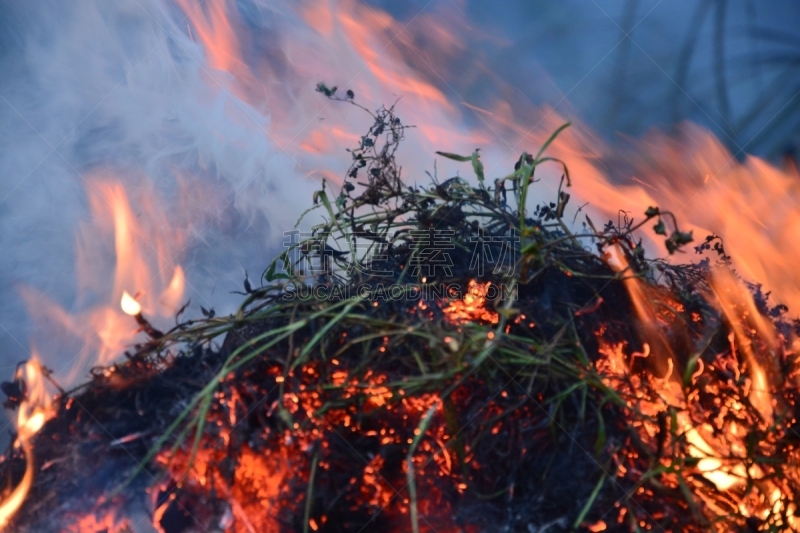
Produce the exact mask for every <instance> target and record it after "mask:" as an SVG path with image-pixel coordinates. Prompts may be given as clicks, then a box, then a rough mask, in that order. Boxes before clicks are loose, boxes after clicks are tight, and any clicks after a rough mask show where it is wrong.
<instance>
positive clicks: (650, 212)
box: [644, 207, 660, 218]
mask: <svg viewBox="0 0 800 533" xmlns="http://www.w3.org/2000/svg"><path fill="white" fill-rule="evenodd" d="M659 213H660V211H659V210H658V208H657V207H648V208H647V211H645V212H644V216H646V217H647V218H653V217H656V216H658V214H659Z"/></svg>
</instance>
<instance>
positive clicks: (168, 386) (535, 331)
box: [2, 85, 800, 533]
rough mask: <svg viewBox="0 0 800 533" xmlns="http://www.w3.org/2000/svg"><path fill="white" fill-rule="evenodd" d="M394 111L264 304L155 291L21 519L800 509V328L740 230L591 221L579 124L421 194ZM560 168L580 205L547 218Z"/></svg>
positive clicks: (84, 394)
mask: <svg viewBox="0 0 800 533" xmlns="http://www.w3.org/2000/svg"><path fill="white" fill-rule="evenodd" d="M319 90H320V91H321V92H323V93H325V94H326V95H327V96H328V97H330V98H333V99H338V98H337V96H336V94H337V92H336V90H335V89H328V88H327V87H325V86H324V85H320V86H319ZM344 100H346V101H348V102H351V103H352V95H350V94H348V96H347V98H344ZM370 114H371V115H372V118H373V120H374V122H373V125H372V127H371V128H370V130H369V132H368V133H367V134H366V135H365V136H364V137H362V140H361V143H360V146H359V147H357V148H355V149H353V150H352V151H351V152H350V153H351V156H352V158H353V166H352V167H351V169H350V172H349V173H348V176H347V180H346V181H345V185H344V187H343V188H342V190H341V193H340V194H339V195H338V196H335V197H331V196H329V192H328V190H327V189H326V188H325V187H324V186H323V189H322V190H321V191H319V192H318V193H317V194H316V195H315V198H314V204H315V206H314V207H313V208H312V209H320V210H322V212H323V215H324V218H325V222H323V223H322V224H319V225H317V226H315V227H314V228H313V232H312V233H311V234H309V235H298V238H296V239H295V240H293V241H292V243H290V246H289V247H288V248H287V249H286V251H285V252H284V253H283V254H282V255H281V256H280V257H278V258H277V259H276V260H275V261H273V262H272V263H271V264H270V265H269V267H268V268H267V269H266V270H265V272H264V276H263V282H264V283H263V284H262V285H261V286H260V287H257V288H253V287H252V286H251V285H250V283H249V282H247V283H246V285H245V289H246V292H247V297H246V299H245V301H244V302H243V303H242V305H241V307H240V309H239V311H238V312H237V313H236V314H234V315H232V316H228V317H215V316H213V313H207V314H208V316H207V317H206V318H205V319H201V320H188V321H183V322H179V323H178V324H177V325H176V326H175V327H174V328H173V329H171V330H170V331H166V332H163V333H162V332H161V331H157V330H154V329H153V328H152V327H151V326H150V325H149V324H148V323H147V321H146V319H145V318H144V317H142V316H141V313H140V309H139V308H138V307H137V306H136V305H134V304H135V303H136V302H135V300H132V298H129V300H132V301H127V302H126V304H125V305H126V308H127V309H126V312H127V311H128V310H130V311H132V312H131V314H133V315H135V317H136V320H137V322H139V323H140V325H141V326H142V328H143V331H145V332H146V333H147V334H148V336H149V340H148V342H146V343H144V344H141V345H138V346H136V349H135V350H134V351H132V352H130V353H128V354H126V355H127V359H126V361H125V362H123V363H120V364H117V365H114V366H111V367H108V368H103V369H97V371H96V372H95V375H94V377H93V379H92V380H91V381H90V382H88V383H87V384H85V385H84V386H83V387H81V388H80V389H79V390H76V391H72V392H69V393H62V394H60V395H58V397H57V398H56V401H55V402H54V406H53V407H52V409H53V416H52V419H51V420H50V421H48V422H47V423H46V424H44V427H43V428H42V430H41V431H40V432H39V433H37V434H36V435H35V436H29V438H27V439H25V440H24V441H23V444H22V445H21V446H17V447H16V448H12V449H11V450H9V452H8V453H7V455H6V460H5V461H4V462H3V464H2V468H3V473H4V475H5V478H6V479H8V480H9V485H8V486H9V487H10V488H9V491H10V490H11V487H14V486H16V485H18V484H19V480H20V479H22V477H23V476H28V474H27V473H26V472H28V471H30V469H26V468H25V463H26V457H27V458H28V460H29V461H31V463H32V464H33V466H34V468H33V470H34V471H35V472H36V477H35V480H34V482H33V486H32V488H31V492H30V493H29V495H28V498H27V500H26V503H25V504H24V505H23V506H22V508H21V509H20V510H19V511H18V512H17V513H16V515H15V517H14V518H13V520H12V523H11V525H10V526H9V530H16V531H34V530H35V531H46V530H75V531H82V532H89V531H91V532H95V531H96V532H99V531H138V530H139V529H137V527H138V526H137V524H141V523H151V524H153V525H154V526H155V527H157V528H159V529H160V530H161V531H163V532H165V533H176V532H182V531H226V532H236V533H239V532H248V533H251V532H261V531H303V532H308V531H321V532H349V531H409V530H411V531H414V532H415V533H416V532H421V531H431V532H445V531H448V532H450V531H452V532H455V531H528V532H530V531H536V532H544V531H548V532H555V531H570V530H581V531H595V532H596V531H650V530H655V531H659V530H665V531H709V530H712V531H726V532H727V531H742V532H744V531H782V530H797V529H800V523H796V522H795V519H794V517H793V515H794V512H795V511H796V504H795V501H796V494H797V491H798V488H800V479H798V477H799V476H798V473H797V472H798V471H797V466H798V464H797V463H798V451H797V445H798V435H797V433H796V424H797V420H796V414H795V412H796V397H797V394H798V381H797V374H798V363H797V360H796V354H795V350H796V348H797V347H798V345H797V342H796V341H795V338H796V335H797V333H798V324H797V323H794V324H792V323H789V322H787V321H786V320H785V318H784V316H785V315H784V312H785V309H783V308H780V307H776V308H774V309H769V308H768V306H767V300H766V298H765V297H764V296H763V295H762V294H761V292H760V289H759V288H758V287H750V289H749V290H748V289H745V288H744V286H743V285H742V283H741V282H740V281H739V280H738V279H737V278H736V277H735V273H732V270H731V265H730V263H729V260H728V258H727V256H726V255H725V253H724V248H723V247H722V246H721V241H719V240H718V239H716V238H709V239H707V240H706V241H705V242H703V243H701V245H700V246H698V247H697V248H696V250H697V251H698V253H704V254H708V253H710V254H711V256H712V257H710V258H706V259H704V260H703V261H701V262H699V263H697V264H693V265H681V266H675V265H670V264H668V263H667V262H664V261H653V260H648V259H647V258H645V256H644V251H643V248H642V245H641V242H637V241H636V240H635V239H634V232H635V231H636V230H638V229H640V228H642V227H643V226H644V225H646V224H647V225H653V229H654V231H655V232H656V233H658V234H661V235H663V236H664V237H665V238H666V242H667V246H668V248H669V249H670V250H671V251H678V250H680V249H683V248H685V246H686V245H687V244H688V243H689V242H690V241H691V235H689V234H686V233H683V232H681V231H679V230H678V228H677V226H676V222H675V220H674V218H673V217H672V216H671V215H670V214H669V213H666V212H662V211H660V210H659V209H657V208H651V209H649V210H648V212H647V213H645V214H644V217H643V218H642V220H641V221H640V222H639V223H634V221H633V220H629V219H628V218H627V217H621V220H620V221H619V222H618V223H617V224H614V223H611V222H609V223H608V224H607V225H605V226H604V227H603V228H602V230H599V229H597V227H596V226H595V225H594V224H593V222H592V221H591V220H590V219H589V218H588V217H586V223H585V226H584V230H583V231H581V232H579V233H574V232H572V231H570V229H569V228H568V226H567V224H566V223H565V221H564V219H563V217H564V213H565V209H566V207H567V204H568V202H569V198H570V196H569V194H568V193H567V192H566V190H567V188H568V187H569V186H570V180H569V175H568V173H567V169H566V168H563V167H564V165H563V164H562V163H561V162H560V161H557V160H553V159H552V158H549V157H547V156H546V155H545V153H546V150H547V146H548V145H549V144H550V143H551V142H552V141H553V139H555V137H556V136H557V135H558V133H559V132H558V131H557V132H556V133H555V134H554V135H553V137H551V139H550V140H549V141H548V142H547V143H545V145H544V146H543V147H541V149H540V150H539V152H538V153H537V154H536V155H532V154H523V155H522V156H521V157H520V159H519V162H518V164H517V168H516V170H515V171H514V172H513V173H512V174H510V175H508V176H506V177H504V178H502V179H498V180H495V181H494V184H493V185H489V184H487V182H486V178H485V176H484V174H483V167H482V164H481V161H480V157H479V155H478V153H477V152H475V153H474V154H472V155H471V156H463V157H462V156H458V155H454V154H441V155H443V156H445V157H449V158H451V159H456V160H460V161H464V162H467V163H470V164H471V166H472V168H473V170H474V172H475V174H476V177H477V180H478V186H477V187H474V186H472V185H471V184H470V183H468V182H467V181H465V180H463V179H462V178H459V177H454V178H450V179H446V180H444V181H440V180H439V179H438V177H437V176H431V183H430V185H428V186H425V187H420V186H415V187H409V186H407V185H405V184H403V183H402V181H401V180H400V168H399V166H398V164H397V161H396V159H395V152H396V150H397V147H398V146H399V144H400V142H401V141H402V139H403V136H404V134H405V132H406V129H407V128H408V126H405V125H404V124H402V122H401V121H400V119H399V118H397V117H396V116H395V114H394V109H393V108H389V109H386V108H382V109H380V110H378V111H377V112H376V113H374V114H373V113H370ZM559 131H560V130H559ZM542 164H553V165H560V166H561V167H562V168H563V170H564V176H563V177H562V180H561V184H560V186H559V191H558V194H557V198H556V201H555V202H553V203H548V204H545V205H540V206H537V207H536V209H535V211H533V212H526V211H525V210H524V209H520V208H519V206H525V205H526V199H527V197H528V195H529V192H530V191H531V190H532V187H535V186H536V182H537V180H536V179H535V170H536V168H537V167H539V166H540V165H542ZM444 237H446V239H445V238H444ZM179 315H180V313H179ZM24 381H25V380H19V381H16V382H14V383H12V384H10V385H9V386H8V387H6V388H8V389H9V390H12V389H14V387H17V388H19V389H21V390H22V391H23V392H22V393H21V394H19V395H17V396H18V397H17V398H16V404H17V405H19V404H20V403H22V404H23V408H26V409H28V408H29V405H27V404H26V402H28V401H30V400H29V399H28V396H27V395H26V394H25V393H24V388H23V386H22V383H23V382H24ZM31 450H32V452H31ZM70 528H71V529H70Z"/></svg>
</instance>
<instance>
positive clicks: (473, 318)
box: [444, 279, 500, 324]
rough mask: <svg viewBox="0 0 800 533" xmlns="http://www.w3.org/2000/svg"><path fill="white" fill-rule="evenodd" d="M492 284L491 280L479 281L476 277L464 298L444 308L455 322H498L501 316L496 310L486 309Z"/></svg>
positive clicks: (446, 313)
mask: <svg viewBox="0 0 800 533" xmlns="http://www.w3.org/2000/svg"><path fill="white" fill-rule="evenodd" d="M490 286H491V282H490V281H487V282H486V283H478V282H477V281H475V280H474V279H473V280H470V281H469V285H468V286H467V293H466V294H465V295H464V298H463V299H461V300H453V301H452V302H450V305H448V306H447V307H446V308H445V309H444V313H445V315H447V317H448V318H449V319H450V321H451V322H453V323H454V324H459V323H464V322H488V323H490V324H497V322H498V321H499V320H500V316H499V315H498V314H497V313H496V312H494V311H492V310H490V309H486V295H487V294H488V292H489V287H490Z"/></svg>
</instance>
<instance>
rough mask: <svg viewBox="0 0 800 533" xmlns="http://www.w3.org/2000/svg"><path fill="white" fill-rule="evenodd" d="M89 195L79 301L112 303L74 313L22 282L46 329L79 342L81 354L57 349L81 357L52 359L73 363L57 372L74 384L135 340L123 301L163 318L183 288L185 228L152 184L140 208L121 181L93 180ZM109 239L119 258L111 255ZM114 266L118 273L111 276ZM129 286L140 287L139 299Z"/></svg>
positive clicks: (129, 308) (141, 195)
mask: <svg viewBox="0 0 800 533" xmlns="http://www.w3.org/2000/svg"><path fill="white" fill-rule="evenodd" d="M88 196H89V206H90V208H91V213H92V219H91V221H90V222H88V223H86V222H85V223H82V224H81V227H80V233H79V236H78V242H77V268H76V270H77V274H78V291H79V300H78V304H77V305H76V307H78V308H80V307H81V306H80V302H81V297H82V296H83V295H86V296H91V295H104V294H108V295H109V299H108V300H106V301H107V304H105V305H93V306H89V307H88V308H86V309H85V310H83V311H79V312H76V313H71V312H68V311H67V310H65V309H64V308H62V307H61V306H60V305H59V304H57V303H56V302H53V301H52V300H51V299H50V298H49V297H48V296H47V295H45V294H43V293H41V292H39V291H36V290H35V289H32V288H30V287H22V288H21V289H20V292H21V294H22V296H23V298H24V300H25V302H26V305H27V308H28V311H29V313H30V314H31V315H32V316H33V318H34V321H35V322H36V323H37V324H39V325H41V327H43V328H46V329H47V331H48V336H50V337H52V338H58V339H65V340H67V341H70V342H71V344H68V345H69V346H76V344H75V343H76V342H77V343H80V347H76V348H75V353H72V354H59V355H61V356H63V355H69V356H73V357H74V356H75V355H78V357H77V361H75V362H73V361H72V360H71V359H64V360H61V361H58V362H56V363H51V366H53V367H55V368H56V371H59V369H61V368H64V367H67V368H70V371H69V372H68V374H67V375H66V376H62V375H59V378H58V379H59V382H61V383H62V384H71V383H74V382H75V381H76V380H77V379H80V378H81V377H83V375H84V373H85V371H86V370H87V368H88V367H91V366H94V365H107V364H109V363H110V362H111V361H112V360H114V359H115V358H116V357H117V356H118V355H119V354H121V353H122V352H123V351H124V349H125V347H126V346H127V345H129V344H130V343H131V341H132V340H133V338H134V336H135V335H136V331H137V325H136V324H135V323H134V322H133V321H132V320H130V319H128V318H127V317H125V316H124V315H123V314H121V312H120V306H121V307H122V311H123V312H125V313H127V314H130V315H136V314H139V313H143V314H145V315H146V316H147V318H148V319H153V320H156V321H157V320H160V319H164V318H167V317H170V316H171V315H172V314H173V313H174V312H175V311H176V310H177V308H178V307H179V306H180V304H181V299H182V298H183V293H184V288H185V278H184V273H183V269H182V268H181V267H180V265H176V264H175V263H174V262H173V261H174V258H175V256H176V254H178V253H179V251H180V250H181V249H182V247H183V237H182V233H181V232H180V231H179V230H176V229H174V228H175V227H176V225H175V224H174V222H173V221H172V220H171V219H170V218H169V217H167V215H166V209H164V207H163V206H162V205H161V204H160V202H159V201H158V199H157V196H156V194H155V193H154V192H153V191H150V190H143V191H138V193H137V195H136V196H135V198H134V200H135V201H136V204H135V205H136V207H137V208H138V209H139V210H140V212H138V213H137V212H136V211H134V208H133V203H132V202H131V199H130V198H129V196H128V193H127V191H126V190H125V188H124V187H123V186H122V184H121V183H119V182H116V181H91V182H89V187H88ZM165 228H170V229H169V230H168V231H165ZM110 242H113V250H114V258H115V261H114V263H115V264H111V263H110V261H109V260H108V256H109V254H108V246H109V244H110ZM112 269H113V270H112ZM109 272H113V273H114V274H113V283H109V277H110V276H109ZM131 293H136V294H137V296H136V298H135V299H134V298H133V297H132V296H131ZM65 344H66V343H65ZM54 349H60V347H56V348H54ZM44 355H50V354H49V352H45V354H44ZM73 363H76V364H73Z"/></svg>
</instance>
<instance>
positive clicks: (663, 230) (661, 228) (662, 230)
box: [653, 220, 667, 235]
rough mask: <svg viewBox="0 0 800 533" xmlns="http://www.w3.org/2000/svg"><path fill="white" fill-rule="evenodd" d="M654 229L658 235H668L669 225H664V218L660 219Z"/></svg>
mask: <svg viewBox="0 0 800 533" xmlns="http://www.w3.org/2000/svg"><path fill="white" fill-rule="evenodd" d="M653 231H655V232H656V234H657V235H666V234H667V227H666V226H665V225H664V221H663V220H659V221H658V224H656V225H655V226H653Z"/></svg>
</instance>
